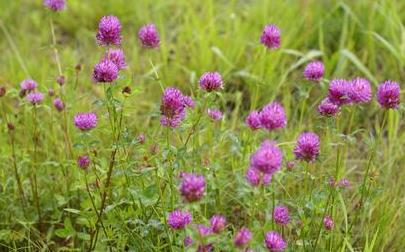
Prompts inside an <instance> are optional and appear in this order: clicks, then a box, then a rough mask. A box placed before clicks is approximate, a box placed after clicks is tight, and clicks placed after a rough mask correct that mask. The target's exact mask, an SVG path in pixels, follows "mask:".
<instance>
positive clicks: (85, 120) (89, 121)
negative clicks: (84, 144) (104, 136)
mask: <svg viewBox="0 0 405 252" xmlns="http://www.w3.org/2000/svg"><path fill="white" fill-rule="evenodd" d="M74 123H75V126H76V128H78V129H80V130H81V131H88V130H91V129H93V128H94V127H96V125H97V115H96V114H95V113H91V112H90V113H77V114H76V115H75V118H74Z"/></svg>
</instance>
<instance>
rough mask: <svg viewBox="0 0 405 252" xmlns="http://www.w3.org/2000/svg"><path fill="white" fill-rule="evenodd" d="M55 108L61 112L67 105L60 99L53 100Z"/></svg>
mask: <svg viewBox="0 0 405 252" xmlns="http://www.w3.org/2000/svg"><path fill="white" fill-rule="evenodd" d="M53 106H54V107H55V108H56V109H57V110H58V111H59V112H60V111H62V110H63V109H64V108H65V104H64V103H63V101H62V100H61V99H60V98H56V99H55V100H53Z"/></svg>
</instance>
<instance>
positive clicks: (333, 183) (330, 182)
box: [328, 177, 336, 188]
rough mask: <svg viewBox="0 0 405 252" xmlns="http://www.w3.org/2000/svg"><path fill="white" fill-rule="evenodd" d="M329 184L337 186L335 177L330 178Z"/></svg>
mask: <svg viewBox="0 0 405 252" xmlns="http://www.w3.org/2000/svg"><path fill="white" fill-rule="evenodd" d="M328 184H329V186H330V187H332V188H333V187H335V186H336V180H335V179H334V178H333V177H330V178H329V181H328Z"/></svg>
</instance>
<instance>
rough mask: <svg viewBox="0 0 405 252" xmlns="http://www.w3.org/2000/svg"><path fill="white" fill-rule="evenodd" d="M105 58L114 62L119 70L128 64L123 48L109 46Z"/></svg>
mask: <svg viewBox="0 0 405 252" xmlns="http://www.w3.org/2000/svg"><path fill="white" fill-rule="evenodd" d="M104 60H109V61H111V62H113V63H114V64H115V66H116V67H117V68H118V70H121V69H124V68H125V67H126V66H127V63H126V61H125V55H124V52H123V51H122V49H116V48H109V49H108V51H107V52H106V54H105V56H104Z"/></svg>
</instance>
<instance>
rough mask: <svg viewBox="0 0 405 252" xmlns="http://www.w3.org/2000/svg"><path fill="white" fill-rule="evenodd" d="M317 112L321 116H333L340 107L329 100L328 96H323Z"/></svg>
mask: <svg viewBox="0 0 405 252" xmlns="http://www.w3.org/2000/svg"><path fill="white" fill-rule="evenodd" d="M318 112H319V114H320V115H322V116H327V117H333V116H335V115H337V114H338V113H339V112H340V107H339V105H337V104H335V103H333V102H331V101H330V99H329V98H325V99H323V100H322V102H321V104H319V106H318Z"/></svg>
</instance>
